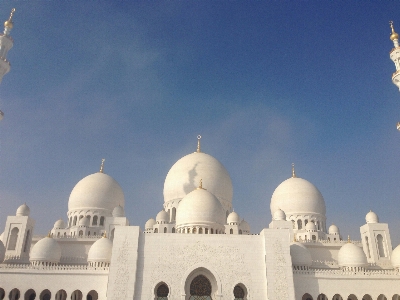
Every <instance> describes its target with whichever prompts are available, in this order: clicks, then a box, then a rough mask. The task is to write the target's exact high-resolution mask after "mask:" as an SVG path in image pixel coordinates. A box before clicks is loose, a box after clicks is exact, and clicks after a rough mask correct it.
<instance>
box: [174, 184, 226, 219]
mask: <svg viewBox="0 0 400 300" xmlns="http://www.w3.org/2000/svg"><path fill="white" fill-rule="evenodd" d="M215 223H217V224H220V225H225V211H224V209H223V208H222V205H221V203H220V202H219V200H218V199H217V197H215V196H214V195H213V194H211V193H210V192H209V191H207V190H205V189H202V188H197V189H195V190H194V191H192V192H191V193H189V194H187V195H186V196H185V197H184V198H183V199H182V201H181V202H180V203H179V206H178V209H177V211H176V225H177V226H184V225H197V224H204V225H212V224H215Z"/></svg>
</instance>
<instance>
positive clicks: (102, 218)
mask: <svg viewBox="0 0 400 300" xmlns="http://www.w3.org/2000/svg"><path fill="white" fill-rule="evenodd" d="M100 226H104V217H103V216H102V217H100Z"/></svg>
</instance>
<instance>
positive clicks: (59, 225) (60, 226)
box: [53, 219, 65, 229]
mask: <svg viewBox="0 0 400 300" xmlns="http://www.w3.org/2000/svg"><path fill="white" fill-rule="evenodd" d="M53 228H54V229H64V228H65V223H64V221H63V220H62V219H60V220H58V221H56V222H55V223H54V227H53Z"/></svg>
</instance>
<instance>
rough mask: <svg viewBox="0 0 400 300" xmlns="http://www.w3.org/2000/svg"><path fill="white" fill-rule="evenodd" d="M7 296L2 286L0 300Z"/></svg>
mask: <svg viewBox="0 0 400 300" xmlns="http://www.w3.org/2000/svg"><path fill="white" fill-rule="evenodd" d="M5 296H6V292H5V291H4V290H3V289H2V288H0V300H3V299H4V297H5Z"/></svg>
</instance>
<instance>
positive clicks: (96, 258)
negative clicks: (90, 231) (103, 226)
mask: <svg viewBox="0 0 400 300" xmlns="http://www.w3.org/2000/svg"><path fill="white" fill-rule="evenodd" d="M112 246H113V243H112V242H111V241H110V240H109V239H108V238H106V237H102V238H101V239H99V240H97V241H96V242H94V243H93V245H92V246H91V247H90V249H89V253H88V262H106V263H110V262H111V254H112Z"/></svg>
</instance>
